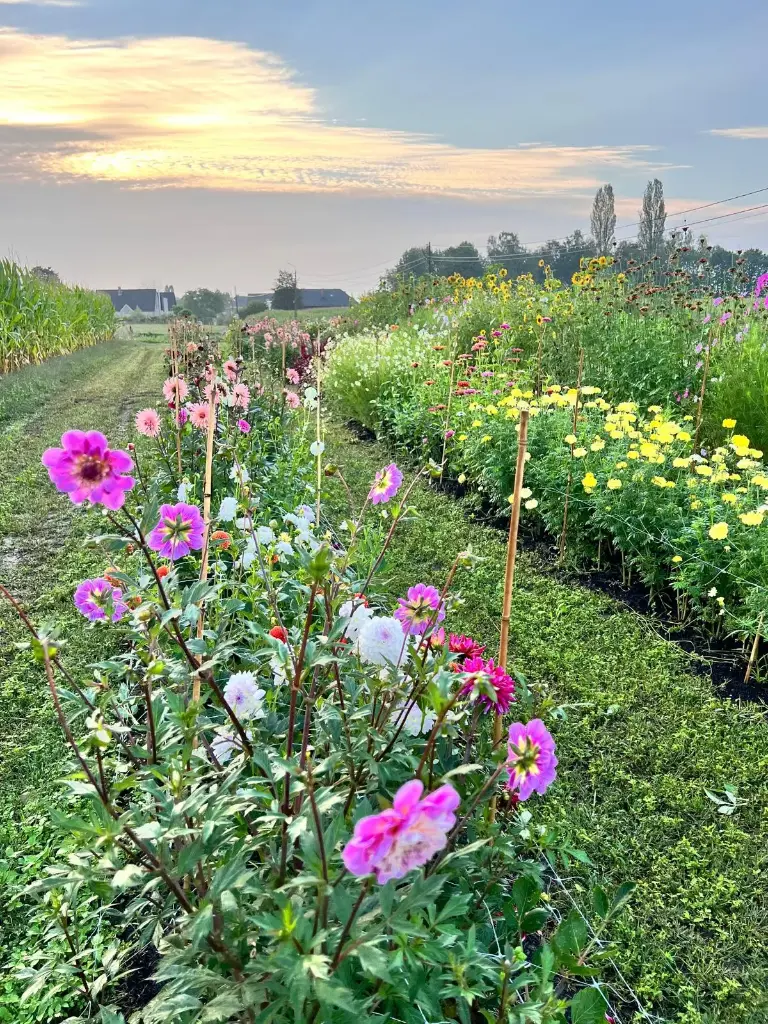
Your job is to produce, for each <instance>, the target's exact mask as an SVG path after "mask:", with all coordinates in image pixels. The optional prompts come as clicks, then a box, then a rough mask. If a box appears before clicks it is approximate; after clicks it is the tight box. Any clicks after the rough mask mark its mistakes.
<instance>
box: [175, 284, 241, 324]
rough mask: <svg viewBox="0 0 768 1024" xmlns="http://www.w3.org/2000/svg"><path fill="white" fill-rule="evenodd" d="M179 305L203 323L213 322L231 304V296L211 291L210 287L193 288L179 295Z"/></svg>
mask: <svg viewBox="0 0 768 1024" xmlns="http://www.w3.org/2000/svg"><path fill="white" fill-rule="evenodd" d="M181 305H182V306H183V307H184V309H188V310H189V311H190V313H192V314H193V316H196V317H198V319H200V320H202V321H203V323H207V324H210V323H213V321H214V320H215V319H216V317H218V316H221V314H222V313H224V312H225V311H226V310H227V309H229V308H230V306H231V305H232V298H231V296H230V295H229V294H228V293H227V292H220V291H212V290H211V289H210V288H194V289H193V290H192V291H190V292H186V293H185V294H184V295H182V297H181Z"/></svg>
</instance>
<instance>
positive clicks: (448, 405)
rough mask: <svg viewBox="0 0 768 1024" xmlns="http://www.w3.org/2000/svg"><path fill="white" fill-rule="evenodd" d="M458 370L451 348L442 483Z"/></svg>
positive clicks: (441, 464) (442, 457)
mask: <svg viewBox="0 0 768 1024" xmlns="http://www.w3.org/2000/svg"><path fill="white" fill-rule="evenodd" d="M455 369H456V346H455V345H453V346H452V347H451V376H450V381H449V383H448V400H447V402H446V406H445V424H444V426H443V454H442V456H441V458H440V482H441V483H442V480H443V472H444V470H445V452H446V448H447V446H448V430H449V424H450V421H451V399H452V398H453V377H454V373H455Z"/></svg>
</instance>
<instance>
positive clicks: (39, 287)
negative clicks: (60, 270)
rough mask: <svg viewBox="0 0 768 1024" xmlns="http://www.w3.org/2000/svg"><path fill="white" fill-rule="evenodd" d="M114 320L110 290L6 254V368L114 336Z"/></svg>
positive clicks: (2, 348)
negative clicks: (50, 278)
mask: <svg viewBox="0 0 768 1024" xmlns="http://www.w3.org/2000/svg"><path fill="white" fill-rule="evenodd" d="M114 324H115V316H114V309H113V307H112V303H111V301H110V299H109V298H108V296H106V295H99V294H97V293H96V292H91V291H88V290H87V289H85V288H79V287H70V286H69V285H65V284H60V283H58V282H47V281H43V280H41V279H40V278H38V277H37V276H35V274H33V273H31V272H30V271H28V270H26V269H24V268H23V267H20V266H18V265H17V264H16V263H12V262H11V261H10V260H0V373H10V372H11V371H12V370H17V369H18V368H19V367H20V366H25V365H26V364H28V363H41V362H43V360H44V359H50V357H51V356H57V355H63V354H64V353H66V352H72V351H74V350H75V349H78V348H84V347H85V346H87V345H93V344H95V343H96V342H99V341H104V340H105V339H107V338H111V337H112V334H113V331H114Z"/></svg>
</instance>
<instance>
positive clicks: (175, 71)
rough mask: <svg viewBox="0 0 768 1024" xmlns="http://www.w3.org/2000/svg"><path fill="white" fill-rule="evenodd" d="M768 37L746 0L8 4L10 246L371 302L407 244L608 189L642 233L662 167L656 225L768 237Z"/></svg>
mask: <svg viewBox="0 0 768 1024" xmlns="http://www.w3.org/2000/svg"><path fill="white" fill-rule="evenodd" d="M767 32H768V7H766V6H765V5H761V4H758V3H756V2H755V0H732V2H731V3H730V4H729V5H727V6H724V5H723V4H722V3H721V2H719V0H695V2H694V0H674V2H673V3H670V2H669V0H664V2H660V0H643V2H642V3H639V2H638V3H635V4H631V3H630V4H616V3H615V0H612V2H606V0H592V3H590V4H588V5H583V4H573V3H572V2H568V3H566V2H563V0H549V3H547V4H531V3H530V2H528V0H525V2H520V0H503V2H502V0H485V2H484V3H483V4H467V3H466V2H464V3H458V2H457V0H388V2H387V3H386V4H378V3H372V2H370V0H369V2H367V3H366V2H365V0H354V2H353V0H323V2H322V3H319V2H314V0H294V2H292V3H287V2H285V0H277V2H259V0H251V2H246V0H151V2H150V0H37V2H32V0H0V255H2V256H11V257H12V258H15V259H17V260H19V261H20V262H22V263H26V264H28V265H30V266H32V265H34V264H42V265H44V266H52V267H53V268H54V269H55V270H57V271H58V272H59V274H60V275H61V276H62V277H63V278H65V279H67V280H70V281H76V282H78V283H81V284H85V285H88V286H90V287H94V288H116V287H118V286H120V287H124V288H129V287H152V286H156V287H164V286H165V285H173V286H174V287H175V289H176V292H177V294H179V295H180V294H181V293H183V292H184V291H186V290H187V289H190V288H195V287H210V288H221V289H223V290H226V291H230V292H231V291H233V290H234V289H235V288H236V289H237V291H238V293H240V294H245V293H248V292H257V291H264V290H266V289H268V288H269V287H270V286H271V284H272V283H273V281H274V278H275V277H276V275H277V272H278V270H280V269H281V268H286V269H291V270H293V269H295V270H296V273H297V276H298V280H299V284H300V285H304V286H306V287H326V288H331V287H340V288H345V289H346V290H347V291H349V292H350V293H352V294H356V295H359V294H360V293H361V292H363V291H364V290H366V289H368V288H370V287H373V286H375V285H376V283H377V281H378V278H379V276H380V274H381V273H383V271H384V270H385V269H386V268H387V267H388V266H392V265H393V264H394V263H395V262H396V261H397V258H398V257H399V255H400V253H401V252H402V251H403V250H404V249H406V248H408V247H410V246H413V245H423V244H425V243H427V242H431V243H432V245H433V246H435V247H443V246H446V245H450V244H457V243H458V242H460V241H463V240H464V239H467V240H469V241H472V242H474V243H475V244H477V245H478V246H479V247H480V248H481V249H482V248H483V247H484V246H485V243H486V240H487V238H488V235H490V234H498V232H500V231H515V232H517V234H518V235H519V237H520V239H521V240H522V241H523V242H527V243H537V242H540V241H543V240H545V239H547V238H552V237H562V236H564V235H566V234H568V233H570V232H571V231H573V230H574V228H581V229H582V230H585V231H587V230H588V227H589V211H590V207H591V203H592V198H593V196H594V192H595V190H596V189H597V188H598V187H599V186H600V185H601V184H603V183H605V182H610V183H611V184H612V185H613V187H614V190H615V193H616V197H617V215H618V226H617V237H618V238H629V237H632V236H633V235H634V234H635V233H636V231H637V215H638V210H639V207H640V202H641V196H642V192H643V188H644V186H645V183H646V182H647V181H648V179H649V178H653V177H659V178H661V179H662V181H663V183H664V187H665V195H666V198H667V209H668V212H669V213H670V215H671V216H670V218H669V220H668V226H673V225H677V224H681V223H682V222H683V220H684V219H686V220H687V222H688V223H690V224H691V225H694V226H695V227H694V230H695V231H696V232H699V231H704V232H706V234H707V235H708V237H709V238H710V239H711V240H712V241H715V242H718V243H720V244H723V245H728V246H730V247H747V246H752V245H757V246H760V247H761V248H764V249H768V159H767V158H768V113H767V112H766V110H767V108H766V105H765V90H764V78H763V76H762V75H761V72H760V68H761V67H762V65H763V62H764V40H765V38H766V33H767ZM759 189H764V191H762V192H758V193H757V194H755V195H751V196H745V195H743V194H744V193H749V192H754V191H756V190H759ZM736 196H741V197H742V198H738V199H733V200H732V201H731V202H728V203H722V202H720V201H721V200H724V199H730V198H731V197H736ZM709 203H719V205H717V206H714V207H708V208H706V209H703V210H697V209H695V208H697V207H702V206H705V205H706V204H709ZM763 203H764V204H766V205H765V206H764V207H762V208H758V209H754V208H755V207H761V204H763ZM683 211H691V212H689V213H684V212H683ZM724 215H726V216H724ZM712 218H718V219H717V220H715V219H712Z"/></svg>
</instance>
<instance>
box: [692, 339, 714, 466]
mask: <svg viewBox="0 0 768 1024" xmlns="http://www.w3.org/2000/svg"><path fill="white" fill-rule="evenodd" d="M711 348H712V336H711V335H710V337H709V340H708V341H707V351H706V354H705V356H704V375H703V377H702V378H701V392H700V393H699V408H698V411H697V413H696V434H695V436H694V438H693V450H694V451H696V450H697V449H698V447H699V434H700V433H701V419H702V416H703V415H704V395H705V394H706V391H707V374H708V373H709V353H710V350H711Z"/></svg>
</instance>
